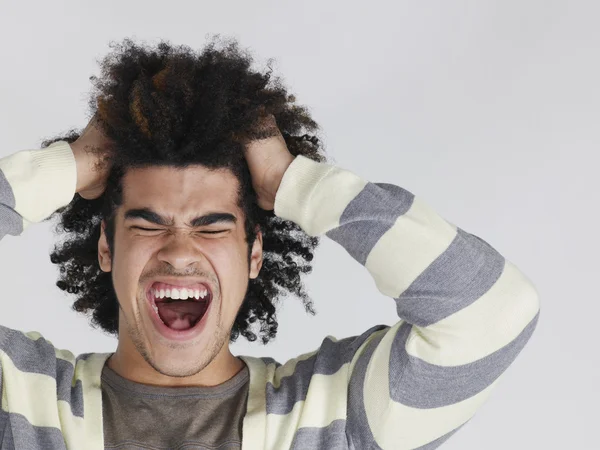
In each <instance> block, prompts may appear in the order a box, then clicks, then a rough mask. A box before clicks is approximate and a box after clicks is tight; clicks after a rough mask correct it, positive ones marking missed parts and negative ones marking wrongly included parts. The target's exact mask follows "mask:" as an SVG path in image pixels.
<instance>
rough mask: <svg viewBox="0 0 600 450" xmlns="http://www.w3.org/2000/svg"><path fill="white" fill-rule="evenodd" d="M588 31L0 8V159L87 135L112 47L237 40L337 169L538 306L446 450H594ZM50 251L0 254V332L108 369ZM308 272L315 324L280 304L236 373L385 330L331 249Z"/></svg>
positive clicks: (291, 13)
mask: <svg viewBox="0 0 600 450" xmlns="http://www.w3.org/2000/svg"><path fill="white" fill-rule="evenodd" d="M599 14H600V4H599V3H598V2H593V1H589V2H584V1H573V0H570V1H566V0H565V1H562V2H561V1H541V0H529V1H526V2H524V1H520V2H517V1H494V2H492V1H478V2H475V1H472V2H464V1H428V2H406V1H399V2H392V1H369V2H357V1H350V2H349V1H341V0H336V1H323V0H321V1H315V0H312V1H304V2H282V1H278V2H275V1H256V0H254V1H252V2H246V1H237V2H235V1H221V2H198V1H196V2H185V1H175V0H170V1H168V2H164V1H163V2H158V1H149V0H147V1H125V2H121V1H116V0H104V1H102V2H98V1H96V2H90V1H88V2H82V1H63V0H54V1H52V2H42V1H38V2H16V1H0V69H1V70H0V136H1V139H2V141H0V156H5V155H8V154H10V153H13V152H15V151H17V150H21V149H26V148H36V147H38V146H39V144H40V142H41V140H42V138H44V137H48V136H52V135H54V134H56V133H58V132H61V131H64V130H67V129H69V128H71V127H83V126H84V125H85V123H86V101H87V94H88V92H89V88H90V84H89V81H88V77H89V76H90V75H92V74H95V73H97V65H96V62H95V59H96V58H98V57H101V56H102V55H104V54H105V53H106V52H107V51H108V45H107V44H108V42H109V40H112V39H116V40H121V39H122V38H123V37H126V36H131V37H136V38H139V39H144V40H147V41H149V42H155V41H156V39H158V38H166V39H169V40H171V41H172V42H174V43H177V44H188V45H191V46H194V47H201V46H203V44H204V43H205V42H206V40H205V38H206V34H207V33H221V34H223V35H228V36H235V37H237V38H239V39H240V41H241V43H242V45H243V46H246V47H250V48H251V49H252V50H253V51H254V53H255V54H256V55H258V56H259V59H258V63H259V65H262V64H264V62H265V61H266V59H267V58H269V57H273V58H275V59H276V60H277V66H276V68H277V72H278V73H279V74H282V75H283V76H284V78H285V80H286V82H287V85H288V86H290V87H291V90H292V91H293V92H295V93H296V94H297V97H298V99H299V101H300V102H302V103H304V104H307V105H309V106H310V108H311V110H312V112H313V114H314V117H315V118H316V120H317V121H318V122H319V123H320V124H321V125H322V128H323V132H322V138H323V140H324V142H325V144H326V148H327V150H328V153H329V155H330V156H331V157H332V158H333V161H334V162H335V163H337V164H338V165H340V166H342V167H344V168H347V169H350V170H352V171H354V172H355V173H357V174H359V175H361V176H363V177H365V178H367V179H369V180H371V181H378V182H379V181H381V182H389V183H395V184H399V185H401V186H403V187H404V188H406V189H409V190H410V191H412V192H413V193H415V194H416V195H419V196H421V197H423V199H424V200H426V201H427V202H428V203H429V204H430V205H431V206H433V207H434V208H435V209H436V211H438V212H439V213H440V214H441V215H442V216H443V217H445V218H446V219H448V220H449V221H451V222H453V223H455V224H457V225H458V226H460V227H462V228H463V229H465V230H467V231H470V232H472V233H475V234H477V235H479V236H481V237H483V238H484V239H486V240H487V241H488V242H490V243H491V244H492V245H493V246H494V247H496V248H497V249H498V250H499V251H500V252H501V253H502V254H504V255H505V256H506V257H507V258H508V259H510V260H511V261H513V262H514V263H515V264H517V266H518V267H520V268H521V269H522V270H523V271H524V272H525V273H526V275H527V276H528V277H529V278H531V279H532V280H533V281H534V283H535V285H536V286H537V288H538V290H539V292H540V295H541V302H542V314H541V320H540V324H539V326H538V329H537V331H536V333H535V334H534V336H533V338H532V340H531V342H530V344H529V345H528V346H527V347H526V348H525V349H524V351H523V352H522V354H521V355H520V357H519V358H518V360H517V361H516V362H515V364H514V365H513V366H512V367H510V368H509V370H508V371H507V372H506V373H505V374H504V377H503V381H502V382H501V383H500V384H499V385H498V386H497V389H496V391H495V393H494V394H493V395H492V397H491V398H490V400H489V401H488V402H487V403H486V404H485V405H484V406H483V407H482V409H481V410H480V411H479V412H478V414H477V415H476V416H475V418H474V419H473V420H472V421H471V422H470V423H469V424H468V425H467V426H466V427H465V428H464V429H462V430H461V431H459V432H458V433H457V434H456V435H455V436H454V437H452V438H451V439H450V440H449V441H448V442H447V443H446V444H445V445H444V446H443V448H444V449H447V450H452V449H454V450H459V449H460V450H464V449H473V450H475V449H477V450H480V449H498V450H499V449H502V450H505V449H509V448H510V449H592V448H596V449H597V448H600V446H599V444H598V443H597V433H596V430H595V427H597V422H598V419H599V418H600V414H599V413H598V405H599V404H600V394H599V392H600V387H599V386H598V381H599V376H600V362H599V356H598V351H597V343H598V337H597V336H598V331H597V327H598V313H599V312H600V310H599V306H598V301H599V300H600V295H599V294H598V289H597V287H596V283H595V281H594V280H597V278H598V276H599V273H598V272H599V270H598V269H600V267H599V266H600V264H599V263H598V260H599V257H598V255H599V254H600V243H599V239H598V236H599V232H598V225H599V222H598V219H599V214H598V210H597V205H598V195H597V193H598V191H599V188H600V182H599V181H598V176H597V172H598V167H599V164H598V156H597V147H598V144H600V127H599V120H598V119H600V114H599V107H600V89H599V87H598V83H599V81H600V64H599V63H598V55H599V45H600V26H598V17H599ZM261 58H262V59H261ZM52 243H53V236H52V232H51V227H50V224H48V223H45V224H42V225H37V226H34V227H32V228H30V229H29V230H27V231H26V232H25V233H24V235H23V236H22V237H20V238H14V237H7V238H5V239H4V240H3V241H1V242H0V252H1V254H2V258H1V260H0V264H1V271H0V272H1V276H2V281H3V291H2V309H1V311H2V313H1V322H2V324H3V325H6V326H9V327H12V328H17V329H21V330H26V331H28V330H36V331H39V332H41V333H42V334H43V335H44V336H45V337H46V338H48V339H49V340H51V341H52V342H53V343H54V344H55V345H56V346H58V347H61V348H67V349H70V350H71V351H73V352H74V353H81V352H89V351H102V352H104V351H112V350H113V349H114V348H115V346H116V341H115V340H114V339H113V338H110V337H107V336H104V335H103V334H102V333H100V332H99V331H94V330H92V329H90V328H89V326H88V325H87V322H86V320H85V318H83V317H78V316H76V314H75V313H74V312H71V311H70V309H69V305H70V301H71V300H70V299H69V298H67V297H66V296H65V295H63V294H62V292H60V291H59V290H58V288H56V287H55V286H54V283H55V280H56V269H55V267H54V266H53V265H52V264H51V263H50V261H49V258H48V252H49V250H50V249H51V247H52ZM314 267H315V270H314V274H313V275H311V276H310V278H308V281H307V283H308V286H309V288H310V292H311V294H312V296H313V298H314V300H315V305H316V308H317V310H318V315H317V316H316V317H309V316H307V315H306V314H305V313H304V311H303V309H302V308H301V306H300V303H299V302H298V301H293V300H291V299H290V300H289V301H286V302H285V303H284V304H283V306H282V309H281V313H280V315H279V322H280V332H279V336H278V338H277V339H276V341H275V342H273V343H272V344H270V345H269V346H267V347H264V346H261V345H259V344H251V345H250V344H248V343H239V344H236V345H234V347H233V351H234V353H236V354H249V355H255V356H263V355H270V356H273V357H275V358H276V359H278V360H280V361H282V362H283V361H285V360H287V359H288V358H290V357H293V356H296V355H298V354H300V353H304V352H309V351H312V350H314V349H316V348H317V347H318V346H319V345H320V343H321V341H322V339H323V338H324V337H325V336H326V335H333V336H337V337H338V338H342V337H346V336H350V335H356V334H360V333H362V332H363V331H364V330H366V329H368V328H369V327H371V326H372V325H375V324H378V323H382V324H389V325H391V324H393V323H395V322H396V321H397V317H396V314H395V309H394V305H393V302H392V301H391V300H389V299H387V298H385V297H384V296H382V295H380V294H379V293H378V292H377V290H376V288H375V285H374V283H373V281H372V280H371V278H370V276H369V274H368V273H367V271H366V270H365V269H363V268H362V267H361V266H360V265H358V264H357V263H355V262H354V261H353V260H352V259H351V257H349V256H348V255H347V254H346V253H345V252H344V251H343V250H342V249H341V248H340V247H338V246H337V244H335V243H333V242H330V241H327V240H325V241H324V242H323V244H322V246H321V248H320V250H319V252H318V254H317V258H316V260H315V265H314Z"/></svg>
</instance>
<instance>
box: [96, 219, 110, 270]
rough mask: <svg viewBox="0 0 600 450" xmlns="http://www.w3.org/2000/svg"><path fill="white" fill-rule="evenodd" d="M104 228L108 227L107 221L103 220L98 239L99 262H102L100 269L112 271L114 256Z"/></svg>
mask: <svg viewBox="0 0 600 450" xmlns="http://www.w3.org/2000/svg"><path fill="white" fill-rule="evenodd" d="M104 228H106V222H104V220H103V221H102V224H101V226H100V239H98V263H99V264H100V270H102V271H103V272H110V271H111V270H112V258H111V255H110V248H109V247H108V241H107V240H106V233H105V232H104Z"/></svg>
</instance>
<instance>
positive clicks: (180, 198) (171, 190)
mask: <svg viewBox="0 0 600 450" xmlns="http://www.w3.org/2000/svg"><path fill="white" fill-rule="evenodd" d="M122 186H123V206H127V207H128V208H136V207H148V208H152V209H153V210H155V211H160V212H163V213H168V214H173V215H185V214H187V213H197V212H202V211H206V210H224V209H228V210H230V211H233V210H238V209H239V207H238V200H239V192H238V190H239V186H240V184H239V181H238V179H237V177H236V176H235V175H234V174H233V172H231V170H229V169H208V168H207V167H205V166H202V165H191V166H188V167H186V168H178V167H169V166H152V167H144V168H133V169H129V170H128V171H127V173H126V174H125V175H124V176H123V181H122Z"/></svg>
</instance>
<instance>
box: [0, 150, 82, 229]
mask: <svg viewBox="0 0 600 450" xmlns="http://www.w3.org/2000/svg"><path fill="white" fill-rule="evenodd" d="M0 170H2V172H3V173H4V176H5V177H6V180H7V181H8V183H9V184H10V186H11V188H12V190H13V195H14V198H15V211H17V212H18V213H19V214H20V215H21V216H22V217H23V218H24V219H26V220H24V221H23V227H26V226H27V225H28V223H29V222H40V221H42V220H43V219H44V218H46V217H48V216H49V215H50V214H52V213H53V212H54V211H56V210H57V209H58V208H60V207H62V206H65V205H67V204H69V202H70V201H71V199H72V198H73V196H74V195H75V188H76V184H77V168H76V164H75V157H74V156H73V151H72V150H71V147H70V145H69V144H68V143H67V142H64V141H60V142H55V143H54V144H52V145H51V146H50V147H48V148H45V149H39V150H22V151H20V152H17V153H14V154H12V155H9V156H7V157H4V158H2V159H0Z"/></svg>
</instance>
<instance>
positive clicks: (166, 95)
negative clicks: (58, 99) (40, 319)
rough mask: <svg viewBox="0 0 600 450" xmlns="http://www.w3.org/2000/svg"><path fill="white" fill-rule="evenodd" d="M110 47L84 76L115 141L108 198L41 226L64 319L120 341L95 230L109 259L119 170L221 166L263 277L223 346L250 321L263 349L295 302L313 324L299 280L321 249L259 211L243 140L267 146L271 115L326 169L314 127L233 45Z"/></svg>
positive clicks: (95, 110)
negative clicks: (62, 295)
mask: <svg viewBox="0 0 600 450" xmlns="http://www.w3.org/2000/svg"><path fill="white" fill-rule="evenodd" d="M110 48H111V49H112V51H111V52H110V53H109V54H108V56H106V57H105V58H104V59H102V60H101V61H99V63H100V69H101V72H100V76H99V77H96V76H92V77H91V78H90V80H91V81H92V85H93V89H92V95H91V97H90V101H89V107H90V110H91V111H90V112H91V115H92V116H95V117H96V118H97V120H98V123H99V124H100V126H101V129H102V130H103V132H104V133H105V134H106V136H107V137H108V138H109V140H110V141H111V142H112V147H111V153H110V157H111V170H110V173H109V177H108V183H107V188H106V191H105V192H104V193H103V195H102V196H101V197H99V198H97V199H94V200H86V199H83V198H82V197H80V196H79V195H77V194H76V195H75V196H74V198H73V200H72V201H71V202H70V203H69V205H67V206H65V207H64V208H61V209H59V210H58V211H56V212H55V213H54V214H53V215H52V216H51V217H50V218H49V219H51V218H58V224H57V226H56V231H57V233H58V234H62V236H63V237H64V239H62V240H61V241H60V242H59V243H58V244H56V246H55V247H54V249H53V251H52V253H51V258H50V259H51V261H52V263H54V264H57V265H58V266H59V270H60V274H59V281H58V282H57V283H56V284H57V286H58V287H59V288H60V289H62V290H63V291H66V292H68V293H70V294H74V295H75V297H76V300H75V302H74V303H73V309H74V310H75V311H77V312H80V313H84V314H86V315H88V317H89V319H90V323H91V325H92V327H94V328H97V327H98V326H99V327H100V328H101V329H102V330H104V331H105V332H107V333H108V334H112V335H117V334H118V317H119V308H118V301H117V297H116V294H115V292H114V289H113V285H112V279H111V275H110V273H105V272H102V271H101V270H100V267H99V265H98V256H97V251H98V250H97V245H98V239H99V237H100V229H101V222H102V220H105V221H106V235H107V240H108V244H109V248H110V251H111V252H114V226H115V224H114V218H115V210H116V208H117V206H119V205H120V204H121V201H122V198H121V197H122V185H121V181H122V177H123V175H124V174H125V172H126V171H127V169H129V168H134V167H143V166H149V165H153V166H156V165H168V166H176V167H185V166H187V165H189V164H193V163H196V164H202V165H205V166H207V167H209V168H229V169H230V170H231V171H232V172H233V173H234V174H235V175H236V177H237V178H238V179H239V181H240V196H239V205H240V207H241V209H242V210H243V211H244V214H245V231H246V240H247V243H248V258H250V253H251V247H252V243H253V241H254V239H255V238H256V226H259V227H260V229H261V231H262V233H263V252H264V256H263V257H264V261H263V265H262V269H261V271H260V273H259V276H258V277H257V278H256V279H250V280H249V285H248V290H247V292H246V297H245V299H244V301H243V303H242V306H241V308H240V310H239V312H238V315H237V317H236V319H235V322H234V324H233V327H232V330H231V334H230V340H231V341H235V340H237V338H238V337H239V335H240V334H242V335H243V336H244V337H245V338H246V339H248V340H249V341H255V340H256V339H257V336H256V334H255V333H254V332H252V331H251V328H252V324H253V323H255V322H256V321H257V320H258V321H259V322H260V332H259V334H260V337H261V340H262V342H263V344H266V343H268V342H269V340H270V339H272V338H274V337H275V336H276V334H277V320H276V308H275V303H277V302H278V301H279V300H280V299H281V297H282V296H286V295H287V294H292V295H294V296H297V297H299V298H300V299H301V300H302V302H303V304H304V307H305V309H306V311H307V312H308V313H310V314H312V315H315V310H314V308H313V305H312V301H311V300H310V299H309V297H308V295H307V293H306V291H305V288H304V285H303V282H302V277H301V276H302V275H303V274H307V273H309V272H310V271H311V264H310V262H311V261H312V258H313V253H314V249H315V247H316V246H317V245H318V242H319V240H318V238H316V237H311V236H308V235H307V234H305V233H304V232H303V231H302V230H301V229H300V227H299V226H298V225H296V224H295V223H293V222H290V221H286V220H283V219H280V218H278V217H276V216H275V215H274V213H273V212H272V211H264V210H262V209H261V208H259V207H258V205H257V202H256V193H255V192H254V189H253V188H252V184H251V177H250V172H249V169H248V166H247V164H246V161H245V159H244V153H243V142H244V140H243V139H242V137H243V138H244V139H248V138H257V137H264V130H262V129H261V128H260V126H258V125H257V124H260V123H262V122H261V121H262V120H263V119H264V117H266V115H268V114H272V115H273V116H274V117H275V120H276V122H277V125H278V128H279V129H280V131H281V133H282V135H283V137H284V139H285V142H286V144H287V146H288V148H289V150H290V152H291V153H292V154H293V155H303V156H305V157H308V158H310V159H312V160H314V161H324V160H325V157H324V154H323V150H322V148H321V143H320V141H319V139H318V138H317V137H316V136H315V133H316V131H317V130H318V126H317V124H316V123H315V122H314V121H313V119H312V118H311V117H310V114H309V112H308V110H307V109H306V108H305V107H303V106H300V105H298V104H296V100H295V98H294V96H293V95H290V94H288V93H287V91H286V89H285V87H284V86H283V84H282V82H281V79H280V78H278V77H274V76H272V73H273V69H272V63H271V61H269V63H267V67H266V69H265V70H263V71H257V70H255V69H253V68H252V67H251V66H252V64H253V58H252V56H251V55H250V53H249V52H248V51H246V50H242V49H241V48H240V46H239V44H238V43H237V42H236V41H235V40H233V39H228V40H224V39H221V38H219V37H218V36H217V37H216V38H212V39H211V40H210V41H209V42H208V44H207V45H206V46H205V48H204V49H202V50H198V51H196V50H193V49H191V48H190V47H188V46H174V45H172V44H171V43H169V42H168V41H164V40H162V41H160V43H159V44H157V45H155V46H149V45H148V44H140V43H135V42H133V41H132V40H131V39H124V40H123V41H122V42H120V43H116V42H111V43H110ZM79 135H80V132H78V131H76V130H71V131H69V132H67V133H66V134H64V135H62V136H58V137H55V138H52V139H48V140H46V141H44V142H43V143H42V147H47V146H49V145H50V144H52V143H54V142H57V141H61V140H62V141H67V142H69V143H71V142H73V141H75V140H76V139H77V138H78V137H79Z"/></svg>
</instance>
